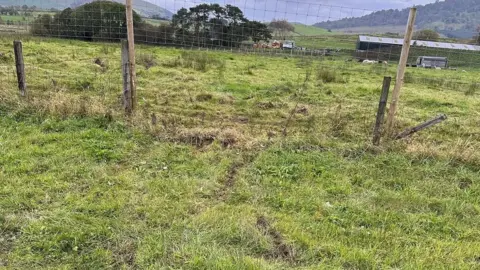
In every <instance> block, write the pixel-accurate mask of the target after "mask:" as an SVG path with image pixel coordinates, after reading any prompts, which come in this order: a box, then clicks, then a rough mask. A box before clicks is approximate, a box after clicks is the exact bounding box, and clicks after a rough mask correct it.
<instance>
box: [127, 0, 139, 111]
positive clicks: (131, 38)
mask: <svg viewBox="0 0 480 270" xmlns="http://www.w3.org/2000/svg"><path fill="white" fill-rule="evenodd" d="M126 13H127V14H126V15H127V36H128V62H129V75H130V93H131V94H130V95H131V102H132V103H131V108H130V109H131V110H127V113H128V114H130V113H132V112H133V110H135V105H136V103H137V91H136V83H137V77H136V71H135V35H134V32H133V7H132V0H126Z"/></svg>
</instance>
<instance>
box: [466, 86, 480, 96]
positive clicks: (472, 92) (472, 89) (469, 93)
mask: <svg viewBox="0 0 480 270" xmlns="http://www.w3.org/2000/svg"><path fill="white" fill-rule="evenodd" d="M478 88H480V84H478V83H472V84H470V85H469V86H468V89H467V91H466V92H465V95H466V96H473V95H475V93H476V92H477V90H478Z"/></svg>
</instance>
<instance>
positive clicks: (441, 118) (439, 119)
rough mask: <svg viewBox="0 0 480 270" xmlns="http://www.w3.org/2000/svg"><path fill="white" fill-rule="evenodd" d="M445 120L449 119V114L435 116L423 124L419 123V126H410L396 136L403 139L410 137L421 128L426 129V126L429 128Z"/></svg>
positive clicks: (397, 138)
mask: <svg viewBox="0 0 480 270" xmlns="http://www.w3.org/2000/svg"><path fill="white" fill-rule="evenodd" d="M445 120H447V116H446V115H445V114H442V115H439V116H437V117H435V118H434V119H432V120H430V121H427V122H425V123H422V124H420V125H418V126H415V127H413V128H409V129H407V130H405V131H404V132H402V133H400V134H398V135H397V136H395V139H396V140H400V139H403V138H405V137H408V136H410V135H412V134H414V133H417V132H419V131H421V130H424V129H426V128H429V127H431V126H434V125H436V124H439V123H441V122H443V121H445Z"/></svg>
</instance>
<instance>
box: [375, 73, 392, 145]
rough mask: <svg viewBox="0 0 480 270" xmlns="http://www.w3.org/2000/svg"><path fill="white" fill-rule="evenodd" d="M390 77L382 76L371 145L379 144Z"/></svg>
mask: <svg viewBox="0 0 480 270" xmlns="http://www.w3.org/2000/svg"><path fill="white" fill-rule="evenodd" d="M391 81H392V77H384V78H383V87H382V94H381V95H380V102H379V104H378V112H377V120H376V122H375V128H374V130H373V145H375V146H378V145H379V144H380V137H381V135H382V126H383V119H384V118H385V109H386V108H387V101H388V92H389V91H390V83H391Z"/></svg>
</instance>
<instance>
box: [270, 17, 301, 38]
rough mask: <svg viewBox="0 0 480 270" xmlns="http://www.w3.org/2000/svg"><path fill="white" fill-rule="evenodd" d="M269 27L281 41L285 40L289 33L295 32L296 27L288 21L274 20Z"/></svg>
mask: <svg viewBox="0 0 480 270" xmlns="http://www.w3.org/2000/svg"><path fill="white" fill-rule="evenodd" d="M269 26H270V28H271V29H272V30H273V32H274V34H275V36H277V37H279V38H281V39H285V38H286V36H287V34H288V33H290V32H294V31H295V27H294V26H293V25H292V24H290V23H289V22H288V21H287V20H273V21H272V22H271V23H270V25H269Z"/></svg>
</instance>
